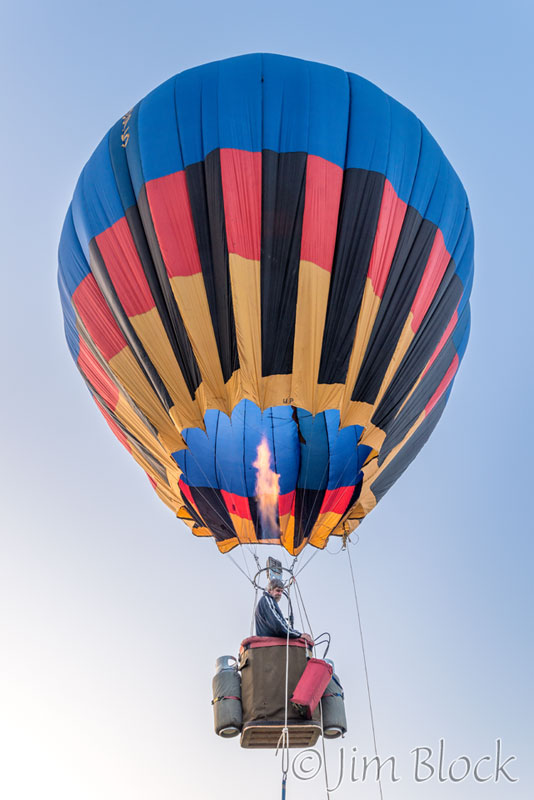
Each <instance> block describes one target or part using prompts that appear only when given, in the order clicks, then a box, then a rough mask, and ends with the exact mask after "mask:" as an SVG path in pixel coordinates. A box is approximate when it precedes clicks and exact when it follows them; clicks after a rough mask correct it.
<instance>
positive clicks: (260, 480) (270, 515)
mask: <svg viewBox="0 0 534 800" xmlns="http://www.w3.org/2000/svg"><path fill="white" fill-rule="evenodd" d="M271 461H272V455H271V450H270V448H269V443H268V441H267V439H266V438H265V436H263V437H262V440H261V442H260V444H259V445H258V448H257V450H256V461H254V462H253V464H252V466H253V467H254V468H255V469H256V488H255V494H256V501H257V503H258V510H259V513H260V520H261V526H262V529H263V530H264V531H269V532H271V533H273V534H275V536H276V537H277V538H278V536H279V534H280V529H279V527H278V495H279V494H280V475H277V473H276V472H273V470H272V469H271Z"/></svg>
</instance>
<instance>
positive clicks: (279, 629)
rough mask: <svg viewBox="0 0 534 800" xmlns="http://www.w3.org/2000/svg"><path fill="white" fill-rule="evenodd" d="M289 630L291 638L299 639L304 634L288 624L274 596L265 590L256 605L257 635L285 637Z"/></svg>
mask: <svg viewBox="0 0 534 800" xmlns="http://www.w3.org/2000/svg"><path fill="white" fill-rule="evenodd" d="M288 630H289V638H290V639H298V638H299V636H302V634H301V633H300V631H296V630H295V629H294V628H291V627H290V626H289V625H288V624H287V622H286V620H285V618H284V615H283V614H282V612H281V611H280V608H279V607H278V603H277V602H276V600H275V599H274V597H271V595H270V594H268V593H267V592H264V593H263V597H262V598H261V599H260V602H259V603H258V605H257V606H256V636H278V637H279V638H282V637H283V638H284V639H285V638H287V633H288Z"/></svg>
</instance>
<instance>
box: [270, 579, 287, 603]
mask: <svg viewBox="0 0 534 800" xmlns="http://www.w3.org/2000/svg"><path fill="white" fill-rule="evenodd" d="M267 591H268V592H269V594H270V595H271V597H273V598H274V599H275V600H276V602H277V603H279V602H280V598H281V597H282V595H283V593H284V582H283V581H281V580H280V578H271V580H270V581H269V583H268V584H267Z"/></svg>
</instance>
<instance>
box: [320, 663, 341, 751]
mask: <svg viewBox="0 0 534 800" xmlns="http://www.w3.org/2000/svg"><path fill="white" fill-rule="evenodd" d="M325 660H326V661H327V662H328V663H329V664H330V665H331V667H332V677H331V678H330V682H329V684H328V686H327V687H326V689H325V692H324V694H323V696H322V698H321V706H322V709H323V733H324V737H325V739H337V738H338V737H339V736H343V735H344V734H345V733H346V732H347V717H346V715H345V695H344V694H343V686H342V685H341V682H340V680H339V678H338V676H337V675H336V673H335V669H334V662H333V661H331V660H330V659H329V658H327V659H325Z"/></svg>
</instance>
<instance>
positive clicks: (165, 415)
mask: <svg viewBox="0 0 534 800" xmlns="http://www.w3.org/2000/svg"><path fill="white" fill-rule="evenodd" d="M472 273H473V231H472V224H471V217H470V213H469V206H468V202H467V198H466V194H465V191H464V189H463V187H462V184H461V182H460V180H459V178H458V177H457V175H456V173H455V172H454V170H453V169H452V167H451V165H450V164H449V162H448V161H447V159H446V158H445V156H444V154H443V153H442V151H441V149H440V148H439V146H438V145H437V143H436V142H435V140H434V139H433V138H432V136H431V135H430V134H429V132H428V131H427V130H426V128H425V127H424V126H423V125H422V123H421V122H420V121H419V120H418V119H417V117H415V116H414V114H412V113H411V112H410V111H408V110H407V109H406V108H405V107H404V106H402V105H401V104H399V103H398V102H396V101H395V100H394V99H392V98H391V97H389V96H388V95H387V94H385V93H384V92H382V91H381V90H380V89H378V88H377V87H376V86H374V85H373V84H371V83H369V82H368V81H366V80H364V79H363V78H361V77H359V76H357V75H353V74H350V73H347V72H344V71H343V70H340V69H336V68H333V67H330V66H325V65H322V64H316V63H311V62H307V61H302V60H298V59H293V58H287V57H282V56H276V55H265V54H254V55H247V56H241V57H238V58H231V59H228V60H224V61H219V62H215V63H212V64H207V65H204V66H200V67H197V68H195V69H190V70H187V71H185V72H182V73H181V74H179V75H177V76H176V77H173V78H171V79H170V80H168V81H167V82H166V83H164V84H162V85H161V86H159V87H158V88H157V89H155V90H154V91H153V92H151V93H150V94H149V95H147V97H145V98H144V99H143V100H141V101H140V102H139V103H138V104H137V105H136V106H135V107H134V108H132V109H131V110H130V111H128V113H126V114H125V115H124V116H123V117H122V118H121V119H120V120H119V121H118V122H117V123H116V125H114V127H113V128H111V130H110V131H109V132H108V133H107V134H106V136H105V137H104V139H103V140H102V142H101V143H100V144H99V146H98V147H97V149H96V150H95V152H94V153H93V155H92V156H91V158H90V159H89V161H88V163H87V164H86V166H85V168H84V170H83V172H82V174H81V176H80V179H79V181H78V184H77V187H76V190H75V192H74V197H73V200H72V203H71V205H70V207H69V210H68V213H67V217H66V220H65V224H64V228H63V233H62V236H61V242H60V247H59V287H60V294H61V300H62V305H63V312H64V318H65V330H66V337H67V342H68V345H69V348H70V351H71V353H72V356H73V358H74V360H75V362H76V365H77V367H78V369H79V371H80V373H81V375H82V377H83V379H84V380H85V382H86V384H87V387H88V389H89V391H90V392H91V394H92V396H93V398H94V400H95V402H96V404H97V405H98V407H99V409H100V411H101V412H102V414H103V415H104V417H105V418H106V420H107V422H108V424H109V426H110V427H111V429H112V431H113V432H114V433H115V435H116V437H117V438H118V439H119V440H120V441H121V443H122V444H123V445H124V446H125V447H126V449H127V450H128V451H129V452H130V453H131V455H132V456H133V457H134V459H135V460H136V461H137V462H138V463H139V464H140V465H141V467H142V468H143V469H144V470H145V471H146V473H147V475H148V477H149V480H150V482H151V484H152V486H153V487H154V489H155V491H156V492H157V494H158V495H159V497H160V498H161V499H162V500H163V501H164V502H165V503H166V504H167V505H168V506H169V507H170V508H171V509H172V510H173V511H174V512H175V513H176V515H177V516H178V518H179V519H181V520H183V521H184V522H186V523H187V524H188V525H189V526H190V527H191V529H192V531H193V533H195V534H197V535H199V536H213V537H214V538H215V540H216V543H217V545H218V547H219V548H220V550H221V551H222V552H227V551H229V550H231V549H232V548H233V547H235V546H236V545H239V544H244V543H271V544H272V543H276V544H281V545H283V547H285V548H286V550H287V551H289V553H291V554H298V553H299V552H300V551H301V550H302V548H303V547H304V546H305V545H306V544H311V545H313V546H315V547H317V548H324V547H325V545H326V543H327V541H328V538H329V536H331V535H346V534H347V533H350V531H352V530H354V528H355V527H356V526H358V525H359V524H360V523H361V521H362V520H363V519H364V517H365V516H366V515H367V514H368V513H369V512H370V511H371V510H372V509H373V508H374V507H375V505H376V504H377V503H378V502H379V500H380V499H381V498H382V497H383V496H384V494H385V493H386V492H387V490H388V489H389V488H390V487H391V486H392V485H393V483H394V482H395V481H396V480H397V478H399V476H400V475H401V474H402V473H403V472H404V470H405V469H406V468H407V467H408V465H409V464H410V462H411V461H412V460H413V458H414V457H415V456H416V455H417V453H418V452H419V450H420V449H421V448H422V447H423V445H424V444H425V442H426V441H427V439H428V438H429V436H430V434H431V433H432V431H433V429H434V427H435V425H436V424H437V422H438V420H439V418H440V416H441V414H442V412H443V409H444V407H445V404H446V403H447V399H448V397H449V394H450V391H451V388H452V385H453V381H454V377H455V375H456V372H457V370H458V366H459V363H460V360H461V358H462V356H463V353H464V350H465V347H466V343H467V339H468V333H469V303H468V298H469V292H470V288H471V282H472Z"/></svg>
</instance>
